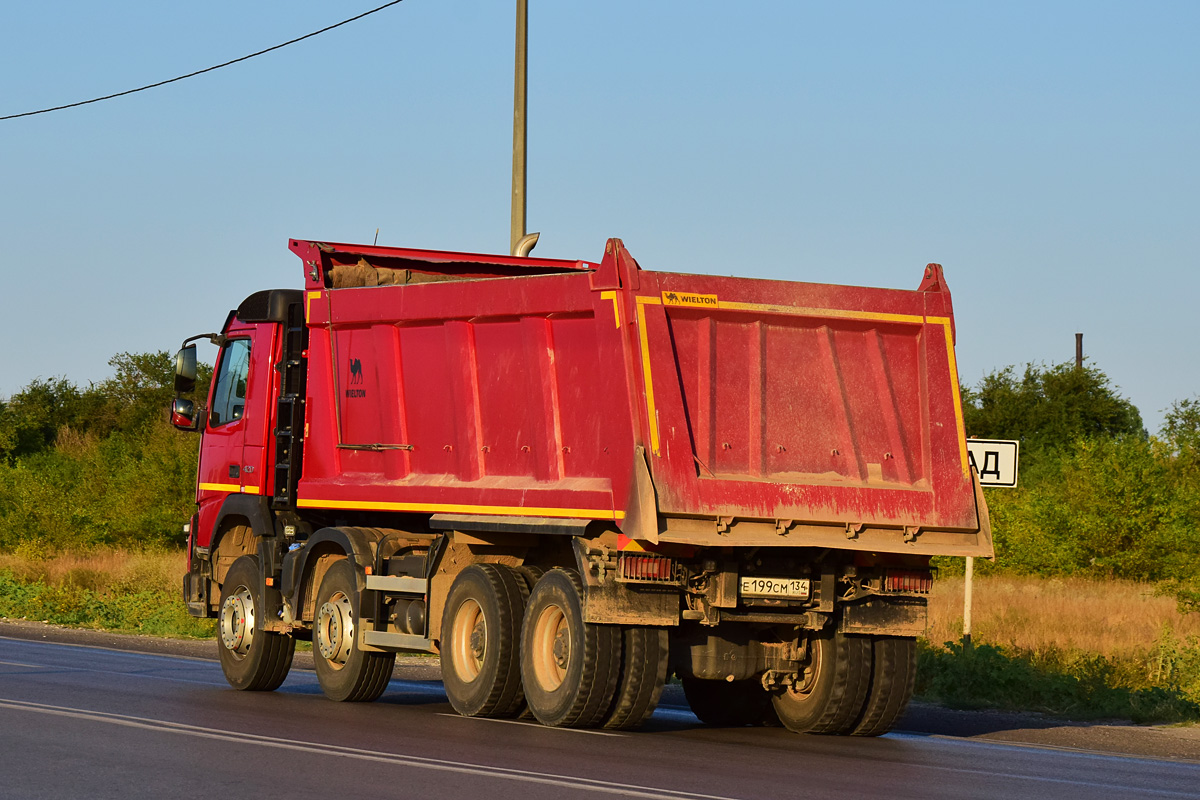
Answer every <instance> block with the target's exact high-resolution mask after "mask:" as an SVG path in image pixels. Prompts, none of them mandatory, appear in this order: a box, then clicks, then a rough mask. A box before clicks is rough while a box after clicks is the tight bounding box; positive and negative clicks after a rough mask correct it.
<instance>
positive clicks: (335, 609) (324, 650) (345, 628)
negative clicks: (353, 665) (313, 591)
mask: <svg viewBox="0 0 1200 800" xmlns="http://www.w3.org/2000/svg"><path fill="white" fill-rule="evenodd" d="M313 639H314V642H315V644H316V645H317V649H318V650H320V651H321V657H322V658H324V659H325V660H326V661H328V662H329V664H330V665H331V666H333V667H335V668H341V667H342V666H344V665H345V663H346V659H348V658H349V657H350V651H351V650H352V649H353V646H354V614H353V610H352V609H351V606H350V598H349V597H347V596H346V595H345V594H343V593H342V592H337V593H335V594H334V595H333V596H332V597H330V598H329V599H328V600H326V601H325V602H324V603H323V604H321V608H320V610H319V611H317V624H316V629H315V630H314V631H313Z"/></svg>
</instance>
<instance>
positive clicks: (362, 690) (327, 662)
mask: <svg viewBox="0 0 1200 800" xmlns="http://www.w3.org/2000/svg"><path fill="white" fill-rule="evenodd" d="M357 593H358V581H357V579H356V577H355V575H354V567H353V566H352V565H351V564H350V561H349V559H346V558H341V559H338V561H337V562H336V563H335V564H334V565H333V566H331V567H330V568H329V569H328V570H327V571H326V572H325V575H324V577H322V578H321V585H320V587H319V588H318V589H317V602H316V609H317V616H316V619H315V620H314V621H313V666H314V667H315V668H316V671H317V681H318V682H319V683H320V684H321V691H323V692H324V693H325V696H326V697H328V698H329V699H330V700H336V701H338V702H351V703H355V702H370V701H372V700H374V699H376V698H377V697H379V695H381V694H383V692H384V690H385V689H387V685H388V681H390V680H391V679H392V668H393V667H394V666H395V665H396V654H395V653H368V652H365V651H363V650H361V649H359V646H358V633H359V632H358V619H357V618H356V617H355V614H354V604H355V595H356V594H357Z"/></svg>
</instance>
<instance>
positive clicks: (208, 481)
mask: <svg viewBox="0 0 1200 800" xmlns="http://www.w3.org/2000/svg"><path fill="white" fill-rule="evenodd" d="M274 327H275V326H274V325H270V324H264V325H253V326H245V327H240V326H239V327H231V328H230V329H229V331H228V332H227V333H226V337H227V338H226V342H225V345H224V346H223V347H222V348H221V352H220V355H219V356H218V359H217V367H216V370H215V371H214V373H213V381H212V389H211V391H210V393H209V402H208V410H207V417H206V419H205V426H204V435H203V439H202V441H201V445H200V463H199V469H198V473H199V474H198V475H197V478H198V480H197V491H196V501H197V502H198V503H199V505H200V530H201V531H202V532H203V533H202V535H201V537H200V538H199V541H198V543H200V544H201V545H207V544H208V543H209V541H211V537H212V533H213V531H212V526H213V524H214V523H215V522H216V515H217V512H218V511H219V510H220V507H221V504H222V503H223V502H224V500H225V498H226V497H228V496H229V495H230V494H252V495H261V494H263V493H265V492H266V491H268V488H269V487H268V486H267V478H268V476H269V474H270V471H269V470H268V469H267V468H266V460H267V450H268V447H267V444H268V438H269V437H268V435H267V434H268V432H269V431H270V426H271V414H272V411H273V408H272V403H271V402H270V398H271V380H272V376H273V374H274V371H273V370H272V369H271V356H272V349H273V344H274V342H273V335H272V334H273V329H274Z"/></svg>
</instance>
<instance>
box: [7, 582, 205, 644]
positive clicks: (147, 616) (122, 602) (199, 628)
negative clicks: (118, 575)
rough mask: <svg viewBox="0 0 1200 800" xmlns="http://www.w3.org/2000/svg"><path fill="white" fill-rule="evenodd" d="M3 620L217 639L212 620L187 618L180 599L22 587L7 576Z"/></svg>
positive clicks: (126, 590)
mask: <svg viewBox="0 0 1200 800" xmlns="http://www.w3.org/2000/svg"><path fill="white" fill-rule="evenodd" d="M0 617H9V618H16V619H30V620H36V621H39V622H50V623H54V624H56V625H74V626H79V627H85V628H101V629H105V630H115V631H126V632H130V633H145V634H151V635H155V636H183V637H209V636H212V635H213V624H212V621H211V620H205V619H195V618H193V617H191V616H189V615H188V613H187V609H186V608H185V607H184V605H183V600H182V599H181V597H180V596H179V595H178V594H174V593H170V594H168V593H166V592H164V591H162V590H147V589H138V588H134V587H131V586H123V587H113V588H110V589H108V590H105V591H99V592H98V591H94V590H92V589H87V588H80V587H78V586H75V585H72V584H71V583H69V582H68V583H65V584H64V585H62V586H51V585H47V584H46V583H44V582H42V581H36V582H33V583H23V582H21V581H19V580H17V579H16V578H15V577H14V576H13V575H12V573H11V572H8V571H0Z"/></svg>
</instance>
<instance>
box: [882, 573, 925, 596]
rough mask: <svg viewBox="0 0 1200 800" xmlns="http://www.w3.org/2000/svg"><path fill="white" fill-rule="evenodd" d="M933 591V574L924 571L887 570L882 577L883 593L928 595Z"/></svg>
mask: <svg viewBox="0 0 1200 800" xmlns="http://www.w3.org/2000/svg"><path fill="white" fill-rule="evenodd" d="M932 589H933V573H932V572H926V571H924V570H907V569H889V570H888V571H887V572H886V573H884V576H883V590H884V591H885V592H907V593H911V594H929V592H930V590H932Z"/></svg>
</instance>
